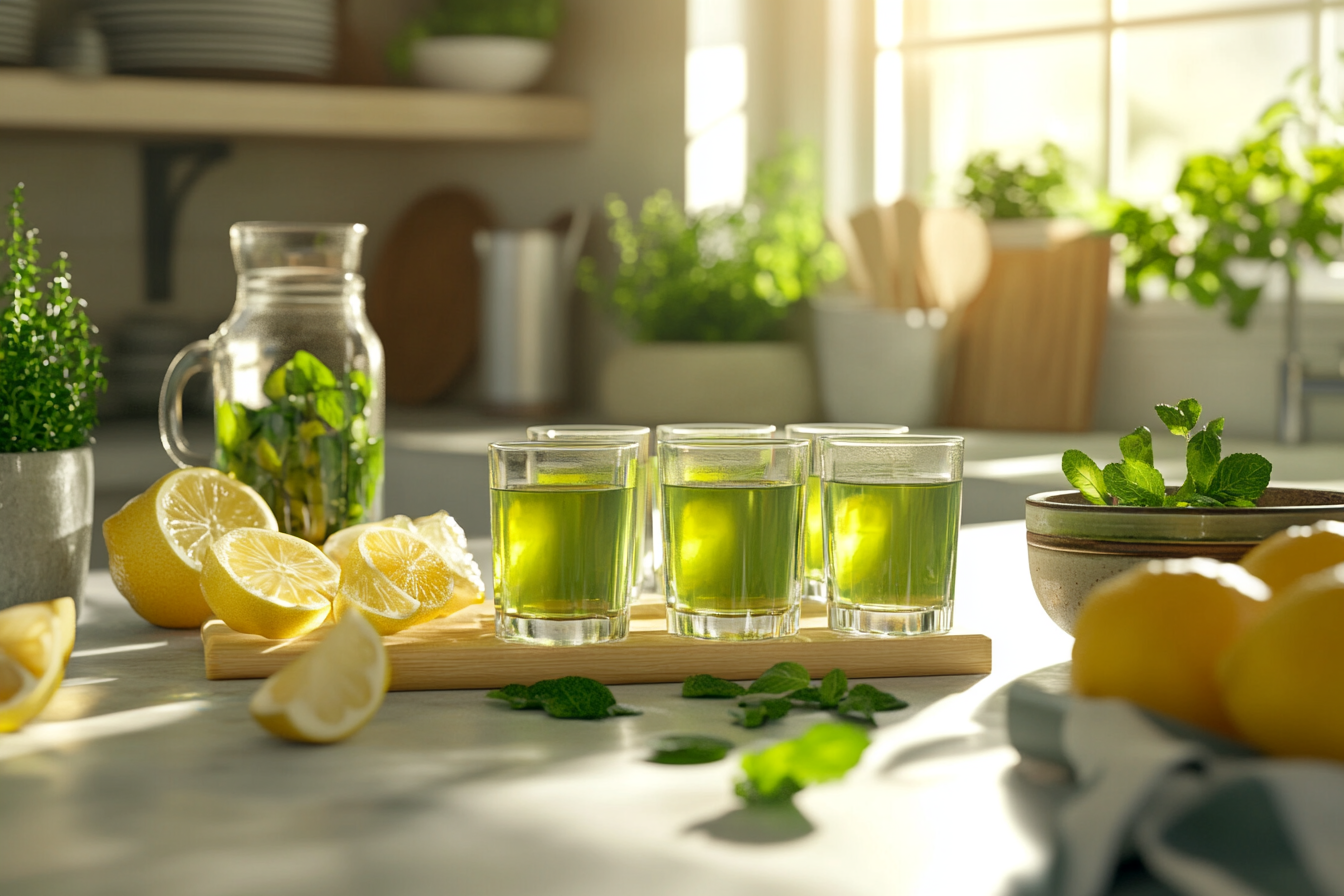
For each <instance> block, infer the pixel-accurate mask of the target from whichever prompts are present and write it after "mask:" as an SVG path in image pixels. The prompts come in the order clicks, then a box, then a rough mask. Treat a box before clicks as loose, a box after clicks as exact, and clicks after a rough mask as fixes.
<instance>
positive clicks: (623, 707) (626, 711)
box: [609, 703, 644, 716]
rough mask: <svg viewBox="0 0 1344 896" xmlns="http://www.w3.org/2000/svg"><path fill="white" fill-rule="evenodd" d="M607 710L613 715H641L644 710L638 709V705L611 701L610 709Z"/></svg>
mask: <svg viewBox="0 0 1344 896" xmlns="http://www.w3.org/2000/svg"><path fill="white" fill-rule="evenodd" d="M609 712H610V714H611V715H613V716H642V715H644V710H642V709H639V708H638V707H634V706H629V705H627V704H625V703H613V704H612V705H611V709H610V711H609Z"/></svg>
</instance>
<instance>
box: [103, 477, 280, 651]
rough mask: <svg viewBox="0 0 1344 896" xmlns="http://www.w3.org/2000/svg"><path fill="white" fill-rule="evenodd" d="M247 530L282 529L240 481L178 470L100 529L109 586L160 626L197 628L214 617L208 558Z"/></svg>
mask: <svg viewBox="0 0 1344 896" xmlns="http://www.w3.org/2000/svg"><path fill="white" fill-rule="evenodd" d="M244 527H252V528H258V529H270V530H272V531H275V530H277V529H279V528H280V527H279V526H277V525H276V522H275V515H274V514H273V513H271V508H270V507H268V506H267V505H266V502H265V501H263V500H262V498H261V495H258V494H257V493H256V492H255V491H253V490H252V489H251V488H249V487H248V486H246V485H244V484H243V483H241V482H239V481H237V480H236V479H231V478H229V477H228V476H225V475H224V474H223V473H221V472H219V471H218V470H211V469H208V468H205V467H192V468H190V469H186V470H174V471H173V472H171V473H169V474H168V475H166V476H164V477H163V478H162V479H160V480H159V481H158V482H156V483H154V484H153V485H151V486H150V487H149V490H148V491H146V492H145V493H144V494H142V495H138V496H136V497H134V498H132V499H131V500H130V501H127V502H126V506H125V507H123V508H121V510H118V511H117V512H116V513H114V514H113V515H112V516H110V517H108V518H107V520H106V521H105V522H104V523H103V539H104V540H105V541H106V542H107V557H108V567H109V568H110V570H111V573H112V581H113V582H114V583H116V586H117V590H118V591H120V592H121V593H122V596H123V597H125V598H126V600H127V602H128V603H130V605H131V608H132V609H134V610H135V612H137V613H139V614H140V615H141V616H143V617H144V618H145V619H147V620H149V621H150V622H152V623H154V624H155V625H161V626H163V627H165V628H194V627H196V626H198V625H200V624H201V623H202V622H205V620H207V619H209V618H210V608H209V607H208V606H207V605H206V603H205V599H204V598H203V597H202V596H201V587H200V573H201V563H202V561H203V560H204V559H205V553H206V551H208V550H209V549H210V545H211V544H212V543H213V542H214V540H215V539H216V538H219V537H220V536H221V535H223V534H224V533H225V532H229V531H231V530H233V529H241V528H244Z"/></svg>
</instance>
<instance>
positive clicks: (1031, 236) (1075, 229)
mask: <svg viewBox="0 0 1344 896" xmlns="http://www.w3.org/2000/svg"><path fill="white" fill-rule="evenodd" d="M985 225H986V227H987V228H988V229H989V242H990V245H992V246H993V247H994V248H995V249H1048V248H1049V247H1050V246H1053V245H1055V244H1056V243H1063V242H1066V241H1068V240H1075V239H1078V238H1079V237H1080V236H1085V235H1086V234H1087V233H1089V232H1090V231H1091V230H1092V228H1091V227H1089V226H1088V224H1087V222H1086V221H1080V220H1078V219H1077V218H1000V219H991V220H989V221H986V222H985Z"/></svg>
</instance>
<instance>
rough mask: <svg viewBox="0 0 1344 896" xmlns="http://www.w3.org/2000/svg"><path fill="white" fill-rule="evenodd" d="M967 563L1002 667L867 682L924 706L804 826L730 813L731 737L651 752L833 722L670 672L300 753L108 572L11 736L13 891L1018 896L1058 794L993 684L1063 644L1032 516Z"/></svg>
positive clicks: (1057, 658)
mask: <svg viewBox="0 0 1344 896" xmlns="http://www.w3.org/2000/svg"><path fill="white" fill-rule="evenodd" d="M959 566H960V568H959V572H958V584H957V623H958V628H959V629H963V630H968V631H970V630H978V631H983V632H985V633H987V634H989V635H990V636H991V637H992V638H993V639H994V669H995V671H994V672H993V674H991V675H988V676H957V677H931V678H907V679H889V680H886V681H884V682H875V683H877V684H879V685H880V686H881V687H884V688H885V689H887V690H890V691H893V692H894V693H896V694H898V695H899V696H901V697H903V698H905V699H906V700H908V701H910V704H911V706H910V708H909V709H906V710H904V711H901V712H895V713H884V714H882V715H881V716H879V719H880V724H879V725H878V727H877V728H876V729H875V730H874V731H873V746H872V747H871V748H869V750H868V752H867V753H866V754H865V756H864V758H863V761H862V763H861V764H860V766H859V767H858V768H856V769H855V770H854V771H852V772H851V773H850V774H849V775H848V776H847V777H846V778H845V779H844V780H842V781H840V782H837V783H833V784H828V785H821V786H817V787H813V788H809V789H808V790H806V791H805V792H803V793H802V794H800V795H799V796H798V797H797V800H796V802H797V806H798V808H799V810H801V813H802V816H803V817H804V818H805V819H806V820H805V821H803V820H800V819H799V818H798V817H796V816H795V817H792V818H790V817H787V816H783V815H780V816H770V817H767V818H766V819H765V820H762V819H758V818H748V819H744V817H743V816H742V814H741V813H738V812H736V811H735V810H736V809H737V808H738V802H737V800H736V798H735V797H734V796H733V794H732V786H733V781H734V779H735V778H736V777H737V772H738V763H737V758H738V755H739V753H734V754H732V755H730V757H729V758H728V760H726V761H724V762H719V763H714V764H710V765H700V766H662V765H655V764H651V763H648V762H645V761H644V759H645V757H646V756H647V755H648V749H647V744H648V743H649V742H650V741H651V740H652V739H653V738H654V737H656V736H657V735H660V734H665V733H674V732H676V733H692V732H694V733H704V734H713V735H718V736H722V737H726V738H728V739H730V740H733V741H734V742H736V743H737V744H739V745H741V746H743V747H750V746H753V745H756V746H758V745H761V744H764V743H766V742H768V741H770V740H774V739H778V738H783V737H793V736H796V735H798V734H800V733H802V732H803V731H804V730H806V728H807V727H809V726H810V725H811V724H812V723H813V722H815V721H820V720H821V719H822V718H823V716H822V714H820V713H801V712H800V713H795V714H794V715H792V716H790V717H789V718H787V719H785V720H784V721H783V722H781V723H778V724H776V725H774V726H771V727H768V728H763V729H758V730H755V731H745V730H743V729H741V728H738V727H735V726H732V725H730V724H729V721H728V714H727V707H726V706H725V705H724V703H723V702H720V701H690V700H683V699H682V698H681V697H680V696H679V692H680V689H679V687H678V686H677V685H671V684H668V685H628V686H621V687H617V688H615V689H614V690H615V692H616V695H617V699H618V700H620V701H621V702H623V703H629V704H632V705H634V706H638V707H640V708H642V709H643V710H644V715H642V716H638V717H629V718H614V719H607V720H603V721H599V722H583V721H561V720H558V719H552V718H549V717H547V716H545V715H543V714H540V713H530V712H513V711H510V710H509V709H508V708H507V707H505V706H504V705H503V704H502V703H499V702H498V701H491V700H486V699H484V696H483V692H481V691H434V692H413V693H392V694H389V695H388V697H387V700H386V702H385V703H384V705H383V707H382V709H381V710H380V712H379V714H378V715H377V716H376V717H375V718H374V719H373V721H372V722H370V723H369V725H368V726H367V727H366V728H365V729H364V730H363V731H361V732H359V733H358V734H356V735H355V736H354V737H353V738H351V739H350V740H348V741H346V742H345V743H342V744H337V745H334V746H329V747H305V746H298V745H293V744H288V743H284V742H281V741H279V740H276V739H274V738H272V737H271V736H270V735H268V734H266V733H265V732H264V731H262V730H261V729H260V728H259V727H258V726H257V725H256V724H254V723H253V722H252V720H251V718H250V717H249V716H248V713H247V700H248V698H249V697H250V695H251V694H252V692H253V691H254V690H256V688H257V686H258V682H253V681H225V682H210V681H206V680H205V678H204V673H203V665H202V663H203V661H202V650H201V643H200V638H199V636H198V635H197V634H196V633H195V632H190V631H181V632H179V631H167V630H164V629H158V628H155V627H153V626H151V625H149V624H148V623H145V622H143V621H141V620H140V619H139V618H138V617H136V616H135V615H134V614H133V613H132V612H131V611H130V609H129V608H128V607H127V605H126V604H125V603H124V602H123V601H122V600H121V598H120V597H119V596H118V595H117V594H116V591H115V589H114V588H113V587H112V584H111V580H110V579H109V577H108V575H107V573H106V572H95V573H94V574H93V575H92V576H91V577H90V581H89V587H88V592H87V607H86V612H85V615H84V616H83V618H82V620H81V623H80V627H79V634H78V638H77V640H76V643H75V654H74V656H73V658H72V659H71V661H70V665H69V668H68V670H67V680H66V683H65V685H64V686H63V687H62V688H61V690H60V691H59V693H58V694H57V696H56V698H55V699H54V700H53V702H52V704H51V705H50V706H49V707H48V708H47V710H46V711H44V713H43V714H42V715H41V716H40V717H39V718H38V719H37V720H36V721H34V722H33V723H31V724H30V725H29V726H28V727H27V728H25V729H24V730H22V731H20V732H18V733H16V734H12V735H0V892H3V893H5V894H6V896H19V894H28V893H62V894H85V893H88V894H95V893H96V894H108V896H111V894H136V896H155V894H192V896H215V894H243V893H246V894H258V893H286V894H314V896H317V894H320V896H341V894H364V893H369V894H375V893H376V894H384V893H408V894H420V893H425V894H431V893H432V894H444V893H452V894H459V896H460V894H477V893H479V894H492V896H496V894H498V896H507V894H515V893H517V894H533V893H546V894H574V896H595V894H604V893H637V894H640V896H655V894H664V893H666V894H686V893H695V894H700V896H710V894H718V893H732V894H762V896H765V894H769V896H786V894H800V896H801V894H809V896H814V894H818V893H825V894H828V896H839V894H851V893H853V894H859V893H873V894H878V893H881V894H884V896H891V894H904V893H920V894H938V896H947V894H989V893H998V892H1009V891H1011V890H1013V889H1014V887H1015V886H1016V885H1017V884H1020V883H1024V882H1026V881H1029V880H1031V879H1034V878H1035V877H1037V876H1038V875H1039V874H1040V873H1041V871H1042V870H1043V868H1044V865H1045V863H1046V859H1047V856H1046V843H1047V839H1048V825H1049V820H1050V810H1051V808H1052V807H1053V805H1054V804H1055V802H1056V801H1057V800H1058V799H1059V798H1060V796H1061V794H1062V789H1061V788H1059V787H1058V786H1056V787H1050V786H1046V785H1042V784H1038V783H1033V782H1031V781H1029V780H1028V779H1027V778H1026V777H1025V776H1024V775H1023V774H1022V773H1021V772H1020V771H1018V770H1016V766H1017V754H1016V752H1015V751H1014V750H1013V749H1012V748H1011V747H1009V746H1008V745H1007V742H1006V734H1005V731H1004V721H1003V704H1004V698H1003V692H1002V689H1003V688H1004V687H1005V685H1007V684H1008V682H1009V681H1011V680H1012V679H1014V678H1016V677H1018V676H1020V675H1022V674H1024V673H1027V672H1030V671H1032V670H1037V669H1040V668H1042V667H1046V666H1051V665H1053V664H1057V663H1060V662H1062V661H1065V660H1067V659H1068V654H1069V649H1070V646H1071V643H1072V642H1071V639H1070V638H1068V636H1066V635H1065V634H1064V633H1062V632H1060V631H1059V630H1057V629H1056V628H1055V627H1054V625H1053V624H1052V623H1051V622H1050V621H1049V619H1048V618H1047V617H1046V616H1045V614H1044V612H1043V611H1042V610H1041V609H1040V607H1039V605H1038V604H1037V602H1036V599H1035V596H1034V594H1033V592H1032V588H1031V583H1030V579H1029V576H1028V572H1027V563H1026V550H1025V538H1024V531H1023V524H1022V523H1021V522H1014V523H1002V524H989V525H984V526H970V527H967V528H966V529H965V530H964V532H963V536H962V541H961V556H960V564H959ZM1046 674H1049V673H1046ZM1056 674H1058V673H1056ZM809 826H810V828H811V829H810V830H808V827H809Z"/></svg>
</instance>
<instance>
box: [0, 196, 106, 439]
mask: <svg viewBox="0 0 1344 896" xmlns="http://www.w3.org/2000/svg"><path fill="white" fill-rule="evenodd" d="M8 224H9V228H8V229H9V238H8V239H4V238H0V247H3V250H4V257H5V261H6V262H7V265H6V268H7V269H6V270H5V271H4V272H3V277H4V280H3V290H4V291H3V295H0V306H7V307H4V310H3V313H0V453H8V452H19V451H60V450H64V449H67V448H79V447H81V446H83V445H85V444H86V443H87V442H88V440H89V432H90V431H91V430H92V429H93V427H94V426H96V425H97V423H98V407H97V394H98V393H99V392H101V391H105V390H106V389H107V380H106V379H105V378H104V377H103V375H102V373H101V372H100V368H101V367H102V363H103V355H102V350H101V349H99V348H98V347H97V346H95V345H93V344H91V343H90V341H89V336H90V334H92V333H95V332H97V331H96V329H95V328H94V327H93V326H92V325H91V324H90V323H89V319H88V316H87V315H85V313H84V310H83V309H84V306H85V302H84V300H83V299H80V298H76V297H75V296H73V295H71V293H70V267H69V264H68V263H67V261H66V257H65V253H64V252H62V253H61V254H60V257H59V258H58V259H57V260H56V262H55V263H54V264H52V265H51V266H50V267H43V266H42V264H41V257H40V256H39V254H38V248H37V247H38V244H39V243H40V242H41V241H40V240H39V239H38V238H37V230H36V228H34V229H27V228H26V227H25V225H24V221H23V184H19V185H18V186H16V187H15V188H14V192H13V197H12V200H11V202H10V206H9V215H8Z"/></svg>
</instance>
